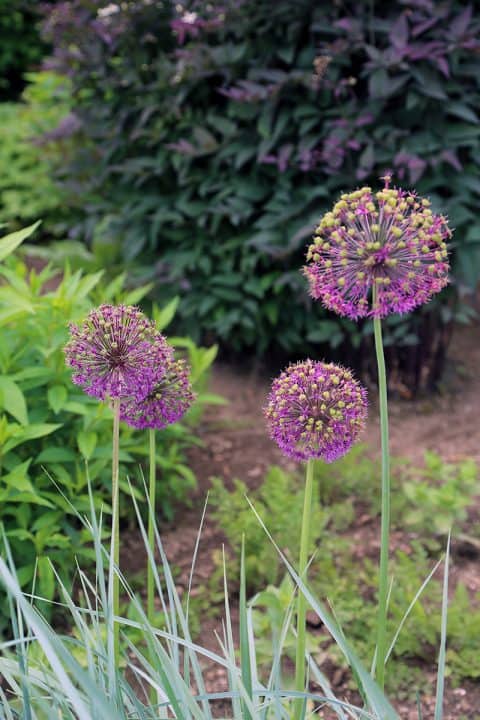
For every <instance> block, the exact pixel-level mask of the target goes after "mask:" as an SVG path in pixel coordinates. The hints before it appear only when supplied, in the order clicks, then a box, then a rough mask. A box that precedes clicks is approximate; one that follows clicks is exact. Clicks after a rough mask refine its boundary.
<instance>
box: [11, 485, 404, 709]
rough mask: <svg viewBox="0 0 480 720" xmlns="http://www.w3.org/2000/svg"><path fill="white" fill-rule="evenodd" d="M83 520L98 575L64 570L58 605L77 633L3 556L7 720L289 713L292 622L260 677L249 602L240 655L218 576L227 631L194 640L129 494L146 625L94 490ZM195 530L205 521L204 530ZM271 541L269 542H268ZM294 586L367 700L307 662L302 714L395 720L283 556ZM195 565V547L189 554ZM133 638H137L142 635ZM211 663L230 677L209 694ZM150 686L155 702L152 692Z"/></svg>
mask: <svg viewBox="0 0 480 720" xmlns="http://www.w3.org/2000/svg"><path fill="white" fill-rule="evenodd" d="M90 500H91V507H90V512H89V516H88V518H87V517H83V516H82V517H80V516H79V519H80V520H81V521H82V522H83V524H84V527H85V530H86V531H87V532H88V533H89V534H90V535H91V541H92V545H93V548H94V553H95V572H94V573H90V572H88V573H86V572H84V571H83V570H81V569H80V568H79V569H78V580H77V591H76V592H75V593H74V594H73V595H72V593H71V591H70V589H69V588H68V587H67V586H65V585H64V584H63V583H62V581H61V578H60V577H59V576H56V581H57V582H58V584H59V587H60V590H61V602H62V605H63V607H64V609H65V610H66V611H67V612H68V615H69V623H70V625H71V628H72V630H71V631H70V632H68V633H65V634H62V633H60V632H56V631H55V630H54V629H53V628H52V627H51V625H49V623H48V622H47V621H46V620H45V618H44V617H42V615H41V614H40V613H39V611H38V610H37V609H35V607H34V606H33V605H32V603H31V597H30V596H28V595H25V594H24V593H23V592H22V590H21V588H20V586H19V583H18V579H17V577H16V573H15V568H14V565H13V561H12V558H11V554H10V553H8V552H7V557H6V559H0V581H1V583H2V584H3V586H4V587H5V588H6V590H7V592H8V595H9V600H10V608H11V623H12V628H13V630H14V638H13V640H11V641H10V642H6V643H4V644H3V646H2V647H1V651H2V653H1V659H0V672H1V674H2V676H3V678H4V682H3V685H2V688H0V709H1V710H2V711H3V717H5V719H6V720H14V719H15V720H17V719H20V718H22V720H23V718H25V719H26V718H30V719H31V720H34V719H35V720H47V719H48V720H49V719H50V718H52V717H59V718H62V720H63V719H70V718H71V719H72V720H73V718H75V720H100V719H101V720H120V719H124V720H127V718H128V719H129V720H130V719H132V718H136V719H138V720H147V719H150V718H154V717H155V718H158V717H160V718H167V717H169V714H168V708H170V710H171V711H173V712H174V714H175V715H176V717H177V718H182V719H183V718H184V719H185V720H187V719H190V718H192V719H193V718H198V719H199V720H200V719H204V718H205V719H208V718H213V717H219V712H220V714H223V715H222V716H224V717H230V718H235V720H240V718H242V719H243V718H247V717H248V718H251V720H263V719H264V718H272V719H273V718H275V720H277V718H278V720H280V719H282V720H283V718H288V717H289V707H290V706H291V702H292V700H293V699H294V698H298V697H299V695H298V693H295V692H293V691H290V690H288V688H285V687H283V686H282V685H280V684H279V680H280V677H281V676H280V670H281V664H282V663H281V658H282V653H283V645H284V641H285V637H286V634H287V629H288V626H287V624H286V625H285V626H284V627H283V629H282V632H281V634H280V636H279V638H278V642H277V645H276V647H275V649H274V654H273V658H272V664H271V668H270V673H269V676H268V679H267V680H266V681H261V680H260V678H259V675H258V669H257V657H256V640H255V637H254V630H253V622H252V609H251V606H249V605H247V603H246V602H245V600H244V601H242V602H241V604H240V615H241V617H240V627H241V652H240V657H238V656H237V652H236V649H235V645H234V642H233V629H232V618H231V614H230V610H229V601H228V592H227V580H226V572H225V588H226V594H225V618H224V623H223V634H222V635H221V636H219V637H218V650H217V651H212V650H208V649H207V648H204V647H201V646H199V645H197V644H195V643H194V642H193V640H192V637H191V634H190V631H189V624H188V613H189V611H188V604H189V599H188V597H187V598H186V599H185V598H180V597H179V595H178V592H177V589H176V587H175V583H174V580H173V576H172V571H171V568H170V565H169V563H168V560H167V558H166V556H165V552H164V549H163V546H162V542H161V538H160V534H159V532H158V529H156V533H155V535H156V551H157V553H158V555H159V556H160V559H161V563H160V567H159V568H158V567H157V565H156V563H155V561H154V558H153V557H152V554H151V552H150V550H149V546H148V539H147V534H146V529H145V526H144V524H143V521H142V517H141V513H140V511H139V508H138V505H137V503H136V500H135V495H134V494H132V502H133V504H134V506H135V510H136V512H137V518H138V522H139V525H140V530H141V533H142V537H143V539H144V543H145V553H146V555H147V556H148V557H149V561H150V562H151V563H152V567H153V570H154V574H155V581H156V591H157V597H158V603H159V606H160V607H161V608H162V610H163V616H164V626H163V627H161V628H155V627H152V625H150V624H149V622H148V620H147V617H146V614H145V612H144V610H143V607H142V602H141V598H139V597H138V596H135V595H134V594H133V592H132V590H131V589H130V588H129V585H128V583H127V581H126V580H125V578H124V577H123V576H122V575H121V573H120V571H119V569H118V568H117V567H113V565H112V558H111V557H110V556H109V554H108V552H107V551H106V549H105V548H104V547H103V546H102V543H101V539H100V538H101V536H102V518H101V516H97V515H96V511H95V503H94V502H93V498H92V496H91V495H90ZM200 531H201V529H200ZM265 541H266V542H268V540H267V539H266V540H265ZM282 559H283V561H284V563H285V566H286V570H287V571H288V572H289V573H290V575H291V577H292V579H293V581H294V582H298V583H299V585H300V587H301V590H302V592H304V594H305V596H306V598H307V600H308V602H309V604H311V606H312V607H313V608H314V609H315V611H316V612H317V613H318V614H319V615H320V616H321V617H322V619H323V621H324V623H325V626H326V627H327V628H328V630H329V632H330V633H331V634H332V636H333V638H334V639H335V641H336V642H337V644H338V647H339V649H340V651H341V652H342V653H343V654H344V656H345V658H346V659H347V661H348V663H349V664H350V666H351V668H352V671H353V673H354V676H355V678H356V679H357V682H358V683H359V689H360V691H361V693H362V695H363V697H364V699H365V706H363V704H362V706H359V707H356V706H354V705H352V704H350V703H348V702H346V701H345V700H344V699H342V698H340V697H335V695H334V694H333V692H332V690H331V688H330V686H329V683H328V681H327V680H326V678H325V677H324V675H323V673H322V672H321V670H320V669H319V668H318V667H317V666H316V664H315V663H314V662H313V660H312V659H310V662H309V667H310V673H311V678H312V679H314V680H315V682H316V684H317V685H318V686H319V688H320V689H319V690H318V692H316V693H313V692H312V693H308V692H305V693H303V694H301V696H300V697H301V698H303V699H304V701H305V711H304V717H305V718H307V717H311V716H312V717H313V711H314V708H316V707H319V706H323V707H329V708H331V709H332V710H333V711H334V712H335V714H336V716H337V717H338V718H341V719H343V720H346V718H354V719H357V720H360V719H361V718H370V719H372V720H373V719H377V720H380V719H382V720H397V718H398V715H397V714H396V712H395V711H394V709H393V708H392V706H391V705H390V703H389V702H388V701H387V700H386V699H385V697H384V696H383V694H382V693H381V692H380V691H379V689H378V687H377V686H376V685H375V683H374V681H373V680H372V679H371V678H370V675H369V674H368V672H367V670H366V669H365V668H364V667H363V666H362V665H361V663H360V662H359V661H358V659H357V657H356V655H355V654H354V652H353V650H352V648H351V647H350V645H349V643H348V642H347V640H346V639H345V637H344V636H343V634H342V632H341V631H340V629H339V627H338V626H337V624H336V622H335V621H334V620H333V618H332V617H331V616H330V615H329V613H328V612H327V611H326V610H325V608H324V606H323V605H322V604H321V603H320V602H319V600H317V599H316V598H315V596H314V595H313V593H312V592H311V590H310V589H309V588H308V587H307V586H306V585H305V584H304V583H303V582H302V581H301V580H300V578H299V577H298V576H297V574H296V572H295V570H294V569H293V567H292V566H291V565H290V564H289V563H288V561H287V560H286V558H284V557H283V558H282ZM194 563H195V555H194V558H193V561H192V573H193V569H194V568H193V565H194ZM108 572H115V573H117V574H118V575H119V578H120V582H121V584H122V587H123V593H124V595H125V596H128V597H129V598H130V601H131V603H132V605H133V607H134V610H135V613H134V619H127V618H116V619H117V620H118V622H119V623H120V626H121V637H122V640H123V650H124V652H123V656H122V662H121V667H115V664H114V659H113V654H112V648H111V642H110V636H111V628H112V623H113V617H112V613H111V605H110V604H109V598H108V591H107V584H106V576H107V574H108ZM241 594H242V597H243V598H245V574H244V566H243V565H242V571H241ZM132 629H133V631H139V630H140V631H141V633H142V641H140V642H138V643H136V644H133V643H132V642H130V640H129V635H130V633H131V630H132ZM137 637H138V635H137ZM206 664H208V665H210V666H211V665H212V664H213V665H216V666H218V668H219V669H221V670H222V672H223V673H224V674H225V678H226V681H227V683H228V687H227V689H226V690H225V691H223V692H215V693H209V692H207V691H206V688H205V684H204V680H203V668H204V667H205V665H206ZM152 688H153V689H154V691H155V694H156V702H154V703H151V702H150V700H149V699H148V698H149V696H150V693H151V690H152Z"/></svg>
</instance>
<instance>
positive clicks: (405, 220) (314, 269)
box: [303, 176, 451, 320]
mask: <svg viewBox="0 0 480 720" xmlns="http://www.w3.org/2000/svg"><path fill="white" fill-rule="evenodd" d="M384 181H385V186H384V188H383V189H382V190H380V191H379V192H377V193H373V192H372V189H371V188H370V187H362V188H360V189H359V190H355V191H354V192H351V193H346V194H344V195H342V196H341V197H340V200H339V201H338V202H337V203H336V205H335V206H334V208H333V210H332V211H331V212H328V213H327V214H326V215H324V217H323V218H322V220H321V222H320V225H319V226H318V227H317V229H316V232H315V237H314V240H313V243H312V244H311V245H310V247H309V248H308V253H307V263H308V264H307V265H306V267H304V269H303V270H304V274H305V275H306V277H307V278H308V281H309V285H310V293H311V295H312V297H314V298H315V299H316V300H321V302H322V303H323V304H324V305H325V307H326V308H328V309H329V310H333V311H334V312H336V313H338V314H339V315H343V316H346V317H350V318H352V319H354V320H355V319H357V318H361V317H385V316H386V315H390V314H391V313H405V312H409V311H410V310H413V308H415V307H417V306H419V305H423V303H426V302H428V301H429V300H430V299H431V297H432V295H434V294H435V293H437V292H439V291H440V290H441V289H442V288H443V287H445V285H447V283H448V269H449V265H448V252H447V243H446V241H447V239H448V238H450V237H451V231H450V230H449V228H448V225H447V221H446V219H445V218H444V217H443V216H442V215H434V214H433V213H432V211H431V209H430V202H429V200H426V199H421V198H419V197H417V196H416V195H415V194H414V193H411V192H408V191H406V190H401V189H399V188H390V187H389V185H390V177H388V176H387V177H385V178H384Z"/></svg>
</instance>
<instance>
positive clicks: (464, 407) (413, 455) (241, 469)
mask: <svg viewBox="0 0 480 720" xmlns="http://www.w3.org/2000/svg"><path fill="white" fill-rule="evenodd" d="M479 335H480V333H479V327H472V328H466V329H463V328H461V329H458V330H457V332H456V333H455V336H454V340H453V343H452V345H451V349H450V353H449V363H448V368H447V373H446V377H445V381H444V385H443V386H442V387H441V388H440V392H439V394H438V395H437V396H435V397H429V398H427V399H419V400H417V401H415V402H413V403H412V402H407V401H405V400H400V399H395V398H393V399H392V402H391V418H392V422H391V448H392V452H393V455H396V456H403V457H407V458H409V459H411V460H412V461H413V462H414V463H415V464H418V465H420V464H421V463H422V458H423V455H424V452H425V451H426V450H433V451H436V452H438V453H439V454H440V455H441V456H442V458H443V459H444V460H445V461H448V462H458V461H459V460H461V459H462V458H465V457H472V458H474V459H475V460H476V461H477V462H478V461H479V460H480V455H479V449H478V444H477V442H476V439H475V436H474V433H473V432H472V430H473V428H475V427H476V409H477V407H478V401H479V400H480V378H479V376H478V372H477V368H478V367H479V364H480V343H479V342H478V340H479ZM268 386H269V377H268V375H267V373H265V372H259V371H256V372H251V371H245V369H242V368H240V367H233V366H230V365H218V366H217V367H216V369H215V371H214V374H213V381H212V390H213V391H214V392H216V393H219V394H221V395H223V396H224V397H225V398H227V399H228V401H229V402H228V404H227V405H225V406H224V407H220V408H218V407H215V408H212V409H210V410H209V411H207V412H206V414H205V417H204V421H203V426H202V428H201V431H200V436H201V438H202V440H203V447H201V448H193V449H192V450H191V451H190V462H191V466H192V469H193V470H194V471H195V473H196V475H197V478H198V489H197V491H196V493H195V495H194V496H193V497H192V498H191V500H192V506H191V507H179V508H178V509H177V512H176V516H175V521H174V522H173V523H172V524H171V525H168V526H167V525H165V527H164V531H163V537H162V539H163V542H164V544H165V547H166V550H167V554H168V556H169V559H170V562H171V563H172V565H173V566H174V567H175V568H176V570H177V578H178V579H177V583H178V585H179V586H182V587H184V588H186V587H187V585H188V578H189V572H190V564H191V558H192V553H193V548H194V546H195V541H196V536H197V527H198V525H199V522H200V517H201V509H202V506H203V502H204V499H205V496H206V493H207V491H208V490H209V488H210V485H211V482H210V479H211V477H212V476H217V477H221V478H223V480H224V483H225V484H226V485H227V486H228V487H231V486H232V481H233V479H234V478H241V479H242V480H243V481H244V482H245V483H246V484H247V485H248V487H249V488H251V489H252V490H254V489H255V488H257V487H258V486H259V484H260V483H261V481H262V479H263V477H264V475H265V472H266V470H267V468H268V467H269V466H271V465H272V464H276V465H279V466H281V467H283V468H285V470H287V471H291V470H294V465H292V463H290V462H289V461H288V460H286V459H285V458H284V456H282V455H281V454H280V452H279V451H278V449H277V448H276V446H275V445H274V444H273V443H272V442H271V441H270V439H269V438H268V436H267V433H266V430H265V426H264V422H263V418H262V413H261V407H262V404H263V402H264V399H265V397H266V393H267V391H268ZM370 396H371V397H370V402H371V404H372V405H375V402H376V399H375V394H374V390H372V391H371V393H370ZM370 418H371V419H370V422H369V424H368V427H367V430H366V433H365V436H364V440H365V442H366V443H367V444H368V447H369V453H370V452H371V454H372V456H374V455H378V454H379V443H380V440H379V428H378V419H377V414H376V412H375V411H374V410H373V409H372V410H371V412H370ZM393 491H394V492H395V488H394V490H393ZM477 510H478V508H473V509H470V511H469V512H470V513H471V514H472V522H473V520H474V517H475V514H476V512H477ZM346 537H347V539H350V541H351V543H352V552H354V553H355V554H356V555H358V556H359V557H361V556H362V555H367V556H372V557H373V558H375V557H376V555H377V553H378V548H379V521H378V518H372V517H371V516H369V515H368V513H365V512H364V513H362V514H358V515H357V516H356V517H355V521H354V523H353V524H352V525H351V526H350V527H349V529H348V533H347V535H346ZM411 539H412V533H407V532H405V533H402V532H399V531H396V532H394V533H393V535H392V545H393V548H394V549H400V550H405V549H406V550H407V552H408V546H409V543H410V541H411ZM224 541H225V537H224V535H223V533H222V531H221V530H220V529H219V528H218V527H217V526H216V525H215V523H214V521H213V520H212V519H211V518H209V517H208V514H207V520H206V527H205V529H204V531H203V535H202V541H201V544H200V550H199V555H198V559H197V566H196V574H195V583H194V585H195V584H196V585H197V586H198V587H197V591H196V590H195V587H194V590H193V595H194V596H195V592H197V593H201V592H202V589H203V592H204V587H205V584H206V583H207V581H208V579H209V578H210V576H211V575H212V573H213V572H214V570H215V567H216V559H215V558H216V556H217V557H218V553H219V552H221V547H222V543H223V542H224ZM139 543H141V540H139V539H138V538H137V537H136V535H135V534H134V533H133V534H130V535H129V536H128V537H127V538H126V539H125V542H124V543H123V549H122V552H123V556H122V564H123V566H124V567H125V568H126V569H128V570H129V571H130V572H131V573H141V570H142V567H143V565H142V560H141V558H142V553H141V552H138V548H139ZM452 550H453V559H452V567H451V578H452V583H451V586H452V590H453V588H454V586H455V585H456V583H457V582H458V581H462V582H463V583H464V585H465V586H466V587H467V589H468V591H469V593H470V594H471V597H472V598H473V596H474V595H475V593H477V592H478V591H479V590H480V566H479V563H478V551H477V549H476V548H475V546H473V545H471V544H469V543H468V542H467V543H465V542H461V541H459V540H456V539H455V537H454V538H453V541H452ZM440 576H441V575H440ZM212 602H213V600H212ZM232 612H233V617H234V618H235V616H236V608H235V607H234V608H233V611H232ZM221 613H222V608H221V605H219V606H218V608H216V609H214V611H212V612H206V613H205V618H203V619H202V622H201V630H200V631H199V632H200V642H201V644H202V645H205V646H207V647H211V648H212V649H213V648H217V647H218V646H217V642H216V640H215V636H214V630H215V629H216V630H219V629H221V625H220V620H219V618H220V617H221ZM435 653H436V650H435ZM416 666H417V668H418V670H419V671H420V672H421V673H422V674H423V677H424V682H423V684H422V690H423V688H424V687H425V688H429V690H428V691H427V693H426V694H425V695H424V696H422V708H423V712H424V720H429V718H433V707H434V697H433V694H432V691H431V689H432V688H434V680H435V670H436V668H435V665H434V663H432V664H431V665H428V664H425V663H418V662H417V663H416ZM330 669H333V673H332V674H331V675H330V677H331V678H332V682H333V684H334V685H336V688H335V690H336V692H337V691H340V694H341V691H342V685H343V686H344V684H345V682H346V680H347V678H348V674H347V673H344V672H342V670H341V669H337V671H336V670H335V668H330ZM224 682H225V679H224V678H223V677H222V675H221V673H220V674H219V671H218V669H217V668H212V669H211V670H210V671H209V670H207V685H208V686H209V689H210V690H217V691H218V690H220V689H222V686H223V685H224ZM348 693H349V690H348V687H347V688H346V694H347V695H348ZM396 705H397V707H398V709H399V712H400V714H401V717H402V718H405V720H408V719H409V718H417V717H418V714H417V710H416V709H415V708H416V702H415V697H414V693H413V696H412V695H410V696H408V698H407V699H404V696H402V694H400V696H399V698H398V699H397V701H396ZM478 713H480V685H479V684H478V683H475V682H471V681H465V682H462V683H461V685H460V686H457V687H453V686H450V687H448V690H447V695H446V703H445V716H444V717H445V720H460V719H461V718H464V719H465V720H475V718H477V717H478V716H479V715H478ZM320 716H321V715H320ZM325 717H328V716H327V715H325Z"/></svg>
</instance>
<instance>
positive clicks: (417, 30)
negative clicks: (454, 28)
mask: <svg viewBox="0 0 480 720" xmlns="http://www.w3.org/2000/svg"><path fill="white" fill-rule="evenodd" d="M438 20H439V18H438V17H432V18H429V19H428V20H424V21H423V22H421V23H418V25H415V26H414V27H413V28H412V37H418V36H419V35H421V34H422V33H423V32H425V30H430V28H431V27H433V26H434V25H436V23H437V22H438Z"/></svg>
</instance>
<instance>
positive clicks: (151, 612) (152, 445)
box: [147, 428, 157, 705]
mask: <svg viewBox="0 0 480 720" xmlns="http://www.w3.org/2000/svg"><path fill="white" fill-rule="evenodd" d="M148 433H149V434H148V438H149V473H148V547H149V550H150V552H149V558H148V562H147V618H148V622H149V624H150V625H151V626H153V624H154V617H155V581H154V577H153V562H154V560H153V558H154V557H155V504H156V499H155V491H156V480H157V473H156V469H157V468H156V442H155V441H156V436H155V430H154V429H153V428H150V430H149V431H148ZM150 660H151V664H152V667H155V658H154V657H151V658H150ZM150 701H151V703H152V705H153V704H154V703H155V702H157V693H156V692H155V690H154V688H150Z"/></svg>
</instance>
